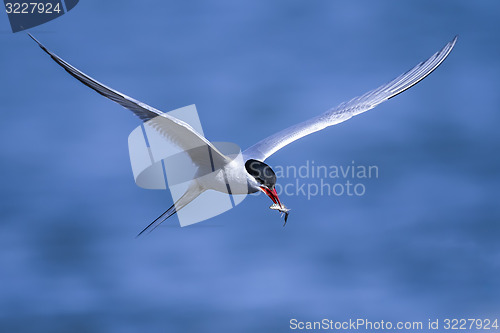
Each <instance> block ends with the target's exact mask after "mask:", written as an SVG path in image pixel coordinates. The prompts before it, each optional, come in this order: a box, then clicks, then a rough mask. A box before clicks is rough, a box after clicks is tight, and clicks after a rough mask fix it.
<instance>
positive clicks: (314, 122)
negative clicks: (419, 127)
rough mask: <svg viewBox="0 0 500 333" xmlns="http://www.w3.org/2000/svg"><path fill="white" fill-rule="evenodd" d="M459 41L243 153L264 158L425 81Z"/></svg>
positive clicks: (257, 158)
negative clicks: (384, 82)
mask: <svg viewBox="0 0 500 333" xmlns="http://www.w3.org/2000/svg"><path fill="white" fill-rule="evenodd" d="M456 41H457V37H455V38H454V39H453V40H452V41H451V42H449V43H448V44H446V45H445V46H444V47H443V49H441V50H440V51H438V52H436V53H435V54H434V55H432V56H431V57H430V58H429V59H427V60H426V61H423V62H421V63H419V64H418V65H416V66H415V67H413V68H412V69H410V70H409V71H407V72H406V73H404V74H402V75H400V76H398V77H397V78H395V79H394V80H392V81H391V82H389V83H387V84H384V85H382V86H380V87H379V88H377V89H375V90H372V91H369V92H367V93H366V94H364V95H362V96H359V97H356V98H353V99H351V100H350V101H348V102H344V103H342V104H340V105H339V106H337V107H335V108H333V109H330V110H328V111H326V112H325V113H323V114H321V115H319V116H317V117H314V118H311V119H309V120H306V121H304V122H302V123H299V124H296V125H294V126H291V127H289V128H287V129H284V130H282V131H280V132H277V133H276V134H273V135H271V136H269V137H267V138H265V139H264V140H261V141H259V142H257V143H256V144H254V145H253V146H251V147H249V148H248V149H247V150H245V151H244V152H243V154H244V155H245V157H246V158H253V159H256V160H260V161H264V160H265V159H266V158H268V157H269V156H271V155H272V154H274V153H275V152H276V151H278V150H279V149H281V148H283V147H284V146H286V145H288V144H289V143H291V142H293V141H295V140H298V139H300V138H302V137H304V136H306V135H309V134H311V133H314V132H317V131H320V130H322V129H324V128H325V127H328V126H332V125H335V124H338V123H341V122H343V121H346V120H348V119H349V118H351V117H353V116H355V115H358V114H360V113H363V112H365V111H368V110H370V109H373V108H374V107H375V106H377V105H378V104H380V103H382V102H384V101H386V100H388V99H390V98H392V97H394V96H396V95H398V94H400V93H402V92H403V91H405V90H407V89H409V88H411V87H412V86H414V85H415V84H417V83H418V82H420V81H422V80H423V79H424V78H425V77H426V76H427V75H429V74H430V73H432V72H433V71H434V70H435V69H436V68H437V67H438V66H439V65H440V64H441V63H442V62H443V61H444V59H446V57H447V56H448V55H449V54H450V52H451V50H452V49H453V47H454V46H455V43H456Z"/></svg>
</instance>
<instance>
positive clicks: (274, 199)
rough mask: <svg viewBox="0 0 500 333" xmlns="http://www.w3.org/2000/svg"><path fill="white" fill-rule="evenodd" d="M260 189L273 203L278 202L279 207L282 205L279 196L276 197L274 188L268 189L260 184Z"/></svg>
mask: <svg viewBox="0 0 500 333" xmlns="http://www.w3.org/2000/svg"><path fill="white" fill-rule="evenodd" d="M260 189H261V190H262V192H264V193H265V194H267V195H268V196H269V198H271V200H272V201H273V202H274V203H275V204H278V205H280V207H283V206H282V205H281V202H280V198H278V193H276V188H273V189H272V190H270V189H268V188H267V187H264V186H261V187H260Z"/></svg>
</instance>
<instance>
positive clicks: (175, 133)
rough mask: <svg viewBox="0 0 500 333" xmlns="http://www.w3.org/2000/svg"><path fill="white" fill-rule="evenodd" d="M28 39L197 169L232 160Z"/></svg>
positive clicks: (174, 121)
mask: <svg viewBox="0 0 500 333" xmlns="http://www.w3.org/2000/svg"><path fill="white" fill-rule="evenodd" d="M28 35H29V36H30V37H31V38H32V39H33V40H34V41H35V42H36V43H37V44H38V46H40V48H41V49H42V50H44V51H45V52H46V53H47V54H48V55H49V56H50V57H51V58H52V59H53V60H54V61H55V62H56V63H57V64H59V65H60V66H61V67H62V68H64V69H65V70H66V72H68V73H69V74H71V76H73V77H74V78H75V79H77V80H78V81H80V82H82V83H83V84H84V85H86V86H87V87H89V88H92V89H93V90H95V91H96V92H98V93H99V94H101V95H103V96H104V97H107V98H109V99H110V100H112V101H113V102H116V103H118V104H120V105H121V106H123V107H125V108H127V109H129V110H130V111H132V112H133V113H134V114H135V115H136V116H138V117H139V118H140V119H141V120H142V121H144V122H148V124H150V125H151V126H152V127H153V128H155V129H156V130H157V131H158V132H159V133H160V134H162V135H163V136H164V137H165V138H167V139H168V140H170V141H171V142H173V143H175V144H176V145H177V146H179V147H180V148H182V149H183V150H184V151H186V152H187V153H188V154H189V156H190V158H191V160H192V161H193V163H195V164H197V165H201V164H208V165H210V163H212V162H214V163H215V164H216V165H224V164H225V163H226V162H227V161H229V159H228V158H227V157H226V156H224V155H223V154H222V153H221V152H220V151H219V150H218V149H217V148H216V147H215V146H214V145H213V144H212V143H211V142H210V141H208V140H207V139H206V138H205V137H204V136H203V135H201V134H199V133H198V132H197V131H196V130H195V129H194V128H192V127H191V126H190V125H189V124H188V123H186V122H184V121H182V120H180V119H177V118H175V117H172V116H170V115H168V114H166V113H163V112H162V111H160V110H157V109H155V108H154V107H152V106H149V105H147V104H144V103H142V102H140V101H138V100H135V99H133V98H132V97H129V96H127V95H125V94H122V93H120V92H119V91H116V90H114V89H112V88H109V87H107V86H105V85H104V84H102V83H100V82H98V81H97V80H94V79H93V78H91V77H90V76H88V75H87V74H85V73H83V72H82V71H80V70H78V69H77V68H75V67H73V66H72V65H70V64H69V63H67V62H66V61H64V60H63V59H61V58H59V57H58V56H57V55H56V54H54V53H53V52H51V51H50V50H48V49H47V48H46V47H45V46H43V45H42V44H41V43H40V42H39V41H38V40H36V38H35V37H33V36H32V35H31V34H29V33H28ZM204 147H207V148H208V149H210V150H211V154H210V156H211V159H213V160H212V161H210V158H208V159H207V156H209V154H207V152H208V150H207V149H204Z"/></svg>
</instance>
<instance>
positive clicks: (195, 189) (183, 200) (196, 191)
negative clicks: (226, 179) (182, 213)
mask: <svg viewBox="0 0 500 333" xmlns="http://www.w3.org/2000/svg"><path fill="white" fill-rule="evenodd" d="M203 191H204V190H202V188H201V187H200V186H199V185H198V184H197V183H196V182H193V183H191V185H189V187H188V189H187V191H186V193H184V194H183V195H182V197H180V198H179V200H177V201H176V202H175V203H174V204H173V205H172V206H170V208H169V209H167V210H166V211H165V212H164V213H163V214H161V215H160V216H158V217H157V218H156V220H154V221H153V222H151V223H150V224H149V225H148V226H147V227H146V228H144V229H143V230H142V231H141V232H140V233H139V234H137V236H136V237H139V236H140V235H142V234H143V233H144V232H146V231H148V232H151V231H153V230H154V229H155V228H156V227H158V226H159V225H160V224H162V223H163V221H165V220H166V219H168V218H169V217H170V216H172V215H174V214H175V213H177V212H178V211H179V210H181V209H182V208H184V207H185V206H187V204H189V203H190V202H191V201H193V200H194V199H196V198H197V197H198V196H199V195H200V194H201V193H203Z"/></svg>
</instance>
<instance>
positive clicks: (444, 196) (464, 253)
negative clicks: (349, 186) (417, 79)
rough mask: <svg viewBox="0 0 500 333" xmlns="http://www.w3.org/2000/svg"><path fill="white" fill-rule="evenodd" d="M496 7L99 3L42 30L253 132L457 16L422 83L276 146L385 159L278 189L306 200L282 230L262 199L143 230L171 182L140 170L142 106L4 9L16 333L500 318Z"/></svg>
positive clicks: (76, 52) (96, 64)
mask: <svg viewBox="0 0 500 333" xmlns="http://www.w3.org/2000/svg"><path fill="white" fill-rule="evenodd" d="M499 12H500V3H499V2H493V1H475V2H471V1H439V2H437V1H418V2H417V1H414V2H396V1H377V2H375V1H373V2H371V1H370V2H369V1H330V0H314V1H245V2H241V1H238V2H236V1H214V2H204V1H142V2H139V1H133V2H132V1H130V2H126V1H105V2H103V1H89V0H87V1H81V2H80V4H79V5H78V6H77V7H76V8H75V9H73V10H72V11H71V12H69V13H68V14H66V15H64V16H63V17H61V18H59V19H57V20H55V21H52V22H50V23H47V24H45V25H43V26H40V27H38V28H35V29H32V30H31V32H32V33H33V34H34V35H35V36H36V37H37V38H39V39H40V41H42V42H43V43H45V44H46V45H47V46H48V47H49V48H50V49H52V50H53V51H54V52H56V53H57V54H59V55H60V56H61V57H62V58H64V59H65V60H67V61H68V62H70V63H71V64H73V65H75V66H76V67H78V68H80V69H82V70H83V71H85V72H87V73H88V74H90V75H92V76H94V77H95V78H97V79H98V80H100V81H102V82H104V83H105V84H107V85H109V86H111V87H113V88H115V89H117V90H119V91H122V92H124V93H126V94H128V95H130V96H133V97H134V98H136V99H139V100H141V101H144V102H146V103H148V104H150V105H153V106H155V107H157V108H159V109H161V110H164V111H169V110H172V109H175V108H179V107H182V106H186V105H189V104H196V106H197V109H198V112H199V114H200V118H201V122H202V124H203V129H204V132H205V134H206V136H207V137H208V139H210V140H212V141H232V142H235V143H237V144H239V145H240V146H241V147H242V148H246V147H248V146H250V145H251V144H253V143H254V142H256V141H257V140H260V139H261V138H264V137H265V136H267V135H269V134H271V133H273V132H274V131H276V130H279V129H282V128H284V127H286V126H289V125H292V124H294V123H296V122H299V121H302V120H304V119H307V118H309V117H312V116H314V115H317V114H319V113H320V112H323V111H325V110H326V109H328V108H330V107H332V106H335V105H337V104H339V103H340V102H342V101H344V100H346V99H350V98H352V97H354V96H357V95H359V94H362V93H364V92H366V91H368V90H370V89H372V88H375V87H377V86H378V85H380V84H382V83H385V82H386V81H388V80H390V79H392V78H393V77H395V76H397V75H399V74H401V73H403V72H404V71H406V70H407V69H409V68H411V67H412V66H414V65H415V64H417V63H418V62H419V61H421V60H424V59H426V58H427V57H429V56H430V55H431V54H433V53H434V52H435V51H437V50H439V49H440V48H441V47H442V46H443V45H444V44H445V43H446V42H448V41H449V40H451V39H452V38H453V37H454V36H455V35H456V34H459V40H458V43H457V45H456V47H455V49H454V50H453V52H452V54H451V55H450V57H449V58H448V59H447V60H446V61H445V62H444V63H443V64H442V66H441V67H440V68H439V69H438V70H437V71H436V72H434V73H433V74H432V75H431V76H430V77H428V78H427V79H425V80H424V81H422V82H421V83H420V84H418V85H417V86H416V87H414V88H412V89H410V90H409V91H407V92H405V93H404V94H402V95H400V96H398V97H397V98H394V99H392V100H390V101H389V102H387V103H385V104H383V105H380V106H379V107H378V108H377V109H375V110H373V111H370V112H368V113H366V114H363V115H362V116H359V117H356V118H354V119H351V120H349V121H348V122H346V123H343V124H341V125H338V126H336V127H334V128H330V129H328V130H325V131H323V132H321V133H318V134H314V135H311V136H308V137H307V138H304V139H302V140H300V141H298V142H296V143H294V144H293V145H291V146H288V147H287V148H285V149H283V150H281V151H280V152H279V153H277V154H276V155H274V156H272V158H270V159H269V160H268V162H269V164H270V165H271V166H277V165H281V166H286V165H295V166H301V165H304V164H305V163H307V161H309V162H311V161H314V163H315V164H316V165H325V166H330V165H344V166H348V165H351V164H352V163H353V162H352V161H354V163H355V164H356V165H376V166H377V167H378V169H379V177H378V178H372V179H370V180H367V181H364V184H365V186H366V193H365V194H364V195H363V196H347V195H344V196H339V197H337V196H315V197H312V198H310V200H307V198H305V197H304V196H300V195H299V196H295V195H292V196H286V195H284V194H282V201H283V202H284V203H285V204H286V205H287V206H289V207H290V208H292V212H291V215H290V218H289V222H288V224H287V226H286V227H285V228H283V227H282V220H281V219H280V218H279V215H278V214H277V213H276V212H275V211H271V210H269V209H268V206H269V205H270V204H271V202H270V200H269V199H268V198H267V197H264V196H263V195H261V196H258V197H251V198H248V199H246V200H245V201H244V202H243V203H242V204H241V205H239V206H238V207H237V208H236V209H233V210H230V211H228V212H227V213H225V214H223V215H220V216H218V217H216V218H213V219H211V220H210V221H206V222H204V223H201V224H199V225H195V226H192V227H188V228H180V227H179V226H178V223H177V220H176V218H174V219H173V220H171V221H169V223H165V224H164V225H163V226H162V227H160V228H158V229H157V230H155V232H153V233H152V234H150V235H148V236H146V237H141V238H138V239H135V238H134V237H135V235H136V234H137V233H138V232H139V231H140V230H141V229H142V228H143V227H144V226H146V225H147V224H148V223H149V222H150V221H151V220H152V219H154V218H155V217H156V216H158V215H159V214H160V213H161V212H163V211H164V210H165V209H166V208H168V207H169V206H170V205H171V198H170V195H169V193H168V192H165V191H148V190H143V189H140V188H138V187H137V186H136V185H135V184H134V181H133V177H132V172H131V168H130V164H129V156H128V149H127V137H128V134H129V133H130V132H131V131H132V130H133V129H134V128H135V127H136V126H137V125H138V124H139V122H138V120H137V119H136V118H135V117H134V116H133V115H132V114H131V113H130V112H128V111H127V110H125V109H123V108H121V107H120V106H118V105H116V104H114V103H112V102H110V101H108V100H106V99H105V98H103V97H102V96H99V95H98V94H96V93H94V92H93V91H91V90H90V89H88V88H87V87H84V86H83V85H82V84H81V83H79V82H77V81H76V80H74V79H73V78H71V77H70V76H69V75H68V74H67V73H65V72H64V71H63V70H62V69H61V68H59V67H58V66H57V65H56V64H55V63H53V61H52V60H50V59H49V58H48V57H47V56H46V55H45V54H43V52H42V51H41V50H40V49H38V47H37V46H36V45H35V44H34V43H33V41H31V40H30V39H29V38H28V36H26V34H25V33H17V34H12V33H10V30H9V25H8V21H7V16H6V15H3V16H2V19H1V21H0V22H1V26H2V28H1V29H2V33H1V34H0V39H1V45H2V47H1V50H2V51H1V52H0V73H1V81H0V82H1V86H0V87H1V103H0V106H1V113H2V120H1V122H0V152H1V154H0V159H1V164H0V168H1V169H0V170H1V177H2V181H1V186H0V331H1V332H68V331H71V332H138V331H139V330H140V331H143V332H146V331H147V332H287V331H289V330H290V329H289V320H290V319H291V318H297V319H298V320H304V321H312V320H321V319H323V318H330V319H334V320H348V319H349V318H354V319H355V318H367V319H370V320H386V321H387V320H393V321H398V320H412V321H424V322H427V319H428V318H440V319H444V318H447V317H457V318H462V317H465V318H475V317H480V318H487V317H495V316H496V317H499V315H500V288H499V287H500V279H499V278H498V277H499V276H500V245H499V236H500V206H499V199H498V186H499V185H500V171H499V170H500V159H499V154H498V152H499V148H500V147H499V145H500V131H498V124H499V123H500V108H499V105H500V95H499V93H498V89H499V83H498V78H499V76H500V61H499V59H500V38H499V35H498V31H500V21H499V20H498V14H499ZM263 118H264V119H266V120H265V121H263ZM293 181H294V179H293V177H289V178H288V179H283V178H282V179H280V180H279V182H280V183H282V184H285V183H287V182H293ZM313 181H317V180H313ZM306 183H307V182H306Z"/></svg>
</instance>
